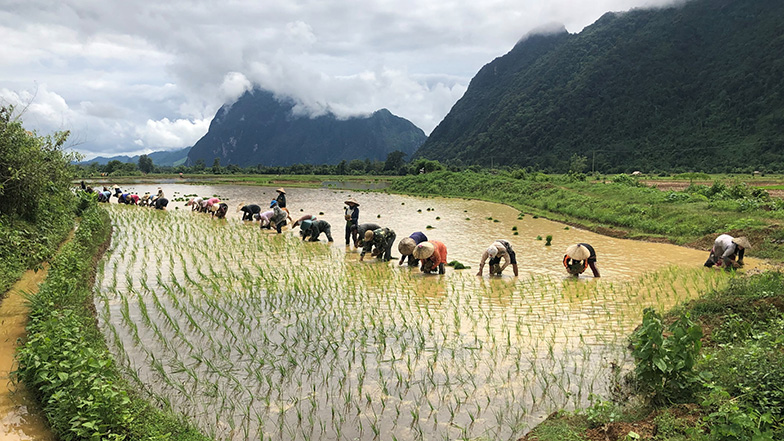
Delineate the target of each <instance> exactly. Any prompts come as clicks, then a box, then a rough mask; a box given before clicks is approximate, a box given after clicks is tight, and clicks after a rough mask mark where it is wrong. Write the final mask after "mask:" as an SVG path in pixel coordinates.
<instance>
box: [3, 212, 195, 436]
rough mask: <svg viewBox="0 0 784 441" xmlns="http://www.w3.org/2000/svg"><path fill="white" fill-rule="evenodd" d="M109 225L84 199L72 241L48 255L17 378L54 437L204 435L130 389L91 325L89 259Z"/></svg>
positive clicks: (96, 250) (105, 216)
mask: <svg viewBox="0 0 784 441" xmlns="http://www.w3.org/2000/svg"><path fill="white" fill-rule="evenodd" d="M109 229H110V224H109V220H108V215H107V214H106V212H105V211H103V210H101V209H100V208H98V207H97V204H95V203H92V204H89V207H88V208H87V210H86V211H85V212H84V213H83V216H82V220H81V222H80V224H79V228H78V229H77V230H76V233H75V236H74V238H73V240H71V241H70V242H69V243H67V244H66V245H64V246H63V247H62V249H61V250H60V252H59V253H58V254H57V256H56V257H55V258H54V259H53V261H52V263H51V266H50V269H49V274H48V276H47V279H46V281H45V282H44V284H43V285H42V286H41V289H40V291H39V293H38V294H37V295H35V296H34V297H32V298H31V299H30V301H31V312H30V322H29V324H28V326H27V333H28V339H27V341H26V342H25V344H24V346H23V347H22V348H20V350H19V353H18V362H19V370H18V371H17V375H18V377H19V378H20V379H21V380H23V381H24V382H25V384H26V385H27V387H28V388H29V389H30V390H32V391H33V392H34V393H35V394H36V395H37V397H38V399H39V401H40V402H41V403H42V407H43V410H44V412H45V414H46V417H47V419H48V421H49V424H50V426H51V429H52V431H53V432H54V433H55V435H56V436H57V437H58V438H59V439H62V440H83V439H85V440H86V439H114V440H124V439H127V440H134V439H146V440H150V439H181V440H201V439H206V438H204V437H202V436H201V435H200V434H199V433H197V432H196V431H195V430H193V429H192V428H190V426H189V425H188V424H187V423H183V422H182V421H181V420H180V419H177V418H176V417H174V416H172V415H168V414H165V413H163V412H161V411H158V410H156V409H154V408H152V406H151V405H150V404H149V403H147V402H145V401H144V400H142V399H141V398H138V397H136V396H135V395H133V394H131V393H129V392H128V385H127V384H126V382H125V381H124V380H123V379H122V377H121V375H120V373H119V372H118V371H117V368H116V366H115V363H114V361H113V359H112V357H111V355H110V353H109V351H108V350H107V348H106V343H105V342H104V340H103V336H102V335H101V333H100V332H99V331H98V329H97V327H96V323H95V318H94V314H93V303H92V291H91V281H92V277H91V276H92V274H93V272H94V262H93V260H92V259H91V256H94V255H95V254H96V253H98V252H99V247H100V245H101V244H102V243H104V242H105V241H106V240H107V238H108V235H109V231H110V230H109Z"/></svg>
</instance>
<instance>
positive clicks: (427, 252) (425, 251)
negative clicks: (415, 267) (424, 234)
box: [414, 242, 436, 259]
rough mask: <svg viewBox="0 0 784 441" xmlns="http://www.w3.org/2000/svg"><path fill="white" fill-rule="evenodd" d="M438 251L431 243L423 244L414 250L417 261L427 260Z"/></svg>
mask: <svg viewBox="0 0 784 441" xmlns="http://www.w3.org/2000/svg"><path fill="white" fill-rule="evenodd" d="M435 251H436V247H435V246H434V245H433V244H432V243H430V242H422V243H420V244H419V245H417V246H416V248H414V258H415V259H427V258H428V257H430V256H432V255H433V253H434V252H435Z"/></svg>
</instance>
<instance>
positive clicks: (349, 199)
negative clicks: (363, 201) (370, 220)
mask: <svg viewBox="0 0 784 441" xmlns="http://www.w3.org/2000/svg"><path fill="white" fill-rule="evenodd" d="M343 203H344V204H346V205H352V204H353V205H356V206H357V207H359V202H357V200H356V199H354V198H348V199H346V201H345V202H343Z"/></svg>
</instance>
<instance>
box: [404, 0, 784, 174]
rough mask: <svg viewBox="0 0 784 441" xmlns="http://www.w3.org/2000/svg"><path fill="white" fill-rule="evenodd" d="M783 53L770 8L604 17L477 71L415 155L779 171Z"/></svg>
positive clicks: (551, 167)
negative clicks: (582, 158)
mask: <svg viewBox="0 0 784 441" xmlns="http://www.w3.org/2000/svg"><path fill="white" fill-rule="evenodd" d="M782 54H784V2H781V1H758V0H692V1H689V2H687V3H685V4H683V5H681V6H674V7H669V8H664V9H656V10H632V11H629V12H625V13H608V14H605V15H604V16H603V17H602V18H600V19H599V20H598V21H596V22H595V23H594V24H593V25H591V26H589V27H587V28H585V29H584V30H583V31H582V32H581V33H579V34H568V33H566V31H565V30H564V31H562V32H560V33H555V34H550V35H534V36H529V37H528V38H525V39H523V40H521V41H520V42H519V43H518V44H517V45H516V46H515V47H514V48H513V49H512V50H511V51H510V52H509V53H508V54H506V55H504V56H503V57H499V58H497V59H496V60H494V61H492V62H491V63H489V64H487V65H486V66H484V67H483V68H482V69H481V70H480V71H479V73H478V74H477V75H476V77H475V78H474V79H473V80H472V81H471V84H470V86H469V88H468V90H467V91H466V93H465V95H464V96H463V97H462V98H461V99H460V100H459V101H458V102H457V103H456V104H455V106H454V107H453V108H452V110H451V111H450V113H449V114H448V115H447V116H446V118H445V119H444V120H443V121H442V122H441V123H440V124H439V125H438V127H436V128H435V130H434V131H433V132H432V134H431V135H430V137H429V138H428V140H427V141H426V143H425V144H424V145H423V146H422V148H421V149H420V150H419V151H418V152H417V154H416V155H415V156H416V157H423V158H428V159H437V160H440V161H445V162H450V161H451V162H457V163H462V164H480V165H491V164H495V165H498V164H508V165H512V164H515V165H522V166H533V167H537V168H541V169H544V170H546V171H567V170H569V169H570V165H572V166H573V165H574V164H585V166H586V169H587V170H589V171H590V170H591V169H595V170H597V171H602V172H628V171H632V170H642V171H648V172H650V171H655V170H668V171H687V170H698V171H706V172H727V171H752V170H755V169H757V170H763V171H780V170H784V162H782V159H784V92H783V91H782V87H781V84H782V80H781V78H783V77H784V57H782ZM575 155H576V156H575ZM579 156H582V157H584V158H585V160H584V161H579V160H578V161H574V160H573V159H575V158H576V157H579ZM577 171H579V170H577Z"/></svg>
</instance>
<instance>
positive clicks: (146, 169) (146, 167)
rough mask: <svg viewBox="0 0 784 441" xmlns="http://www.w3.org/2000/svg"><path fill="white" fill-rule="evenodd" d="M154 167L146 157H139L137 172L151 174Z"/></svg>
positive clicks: (150, 159)
mask: <svg viewBox="0 0 784 441" xmlns="http://www.w3.org/2000/svg"><path fill="white" fill-rule="evenodd" d="M154 168H155V166H154V165H153V163H152V158H150V157H149V156H147V155H141V156H139V170H141V172H142V173H152V171H153V169H154Z"/></svg>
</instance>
